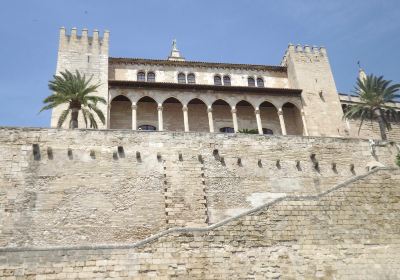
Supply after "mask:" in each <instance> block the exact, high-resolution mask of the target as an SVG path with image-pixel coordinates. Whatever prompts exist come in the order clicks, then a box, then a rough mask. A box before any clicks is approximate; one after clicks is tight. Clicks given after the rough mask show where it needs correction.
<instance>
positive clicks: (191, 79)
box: [187, 73, 196, 84]
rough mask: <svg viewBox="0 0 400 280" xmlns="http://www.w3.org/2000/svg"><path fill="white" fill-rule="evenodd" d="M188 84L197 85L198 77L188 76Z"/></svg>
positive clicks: (191, 74)
mask: <svg viewBox="0 0 400 280" xmlns="http://www.w3.org/2000/svg"><path fill="white" fill-rule="evenodd" d="M187 81H188V84H195V83H196V76H195V75H194V74H193V73H190V74H188V75H187Z"/></svg>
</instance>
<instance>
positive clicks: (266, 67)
mask: <svg viewBox="0 0 400 280" xmlns="http://www.w3.org/2000/svg"><path fill="white" fill-rule="evenodd" d="M108 59H109V60H111V61H112V62H131V63H132V62H142V63H146V62H148V63H154V64H158V63H159V64H168V65H194V64H198V66H214V67H221V66H222V67H224V66H225V67H227V68H249V67H250V68H259V69H258V70H275V71H282V72H284V71H286V69H287V67H286V66H280V65H266V64H246V63H230V62H208V61H194V60H186V61H171V60H165V59H151V58H136V57H109V58H108Z"/></svg>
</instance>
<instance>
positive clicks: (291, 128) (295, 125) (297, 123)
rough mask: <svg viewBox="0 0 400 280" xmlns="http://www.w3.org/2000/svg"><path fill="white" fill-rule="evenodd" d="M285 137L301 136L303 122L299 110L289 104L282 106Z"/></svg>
mask: <svg viewBox="0 0 400 280" xmlns="http://www.w3.org/2000/svg"><path fill="white" fill-rule="evenodd" d="M282 112H283V118H284V120H285V126H286V133H287V135H303V134H304V129H303V121H302V118H301V112H300V110H299V109H298V108H297V107H296V106H295V105H294V104H293V103H290V102H286V103H285V104H284V105H283V106H282Z"/></svg>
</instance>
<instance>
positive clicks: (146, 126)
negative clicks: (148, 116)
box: [138, 124, 156, 131]
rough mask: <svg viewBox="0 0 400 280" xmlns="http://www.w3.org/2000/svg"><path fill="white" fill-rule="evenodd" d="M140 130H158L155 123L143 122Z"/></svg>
mask: <svg viewBox="0 0 400 280" xmlns="http://www.w3.org/2000/svg"><path fill="white" fill-rule="evenodd" d="M138 130H146V131H154V130H156V127H155V126H154V125H149V124H143V125H141V126H139V127H138Z"/></svg>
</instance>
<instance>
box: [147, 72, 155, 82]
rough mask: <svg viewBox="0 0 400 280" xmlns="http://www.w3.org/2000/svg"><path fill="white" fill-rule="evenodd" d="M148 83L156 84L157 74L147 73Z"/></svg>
mask: <svg viewBox="0 0 400 280" xmlns="http://www.w3.org/2000/svg"><path fill="white" fill-rule="evenodd" d="M147 81H148V82H155V81H156V74H154V72H149V73H147Z"/></svg>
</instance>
